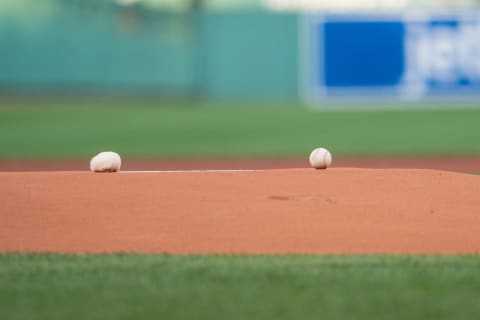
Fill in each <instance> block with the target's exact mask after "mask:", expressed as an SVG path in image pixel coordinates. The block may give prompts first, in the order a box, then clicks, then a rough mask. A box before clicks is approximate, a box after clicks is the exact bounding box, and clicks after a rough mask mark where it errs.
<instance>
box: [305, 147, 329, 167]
mask: <svg viewBox="0 0 480 320" xmlns="http://www.w3.org/2000/svg"><path fill="white" fill-rule="evenodd" d="M331 164H332V155H331V154H330V151H328V150H327V149H325V148H316V149H315V150H313V151H312V153H310V165H311V166H312V168H315V169H327V168H328V167H330V165H331Z"/></svg>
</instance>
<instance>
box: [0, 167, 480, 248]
mask: <svg viewBox="0 0 480 320" xmlns="http://www.w3.org/2000/svg"><path fill="white" fill-rule="evenodd" d="M479 191H480V176H476V175H469V174H461V173H453V172H446V171H433V170H413V169H396V170H390V169H389V170H387V169H347V168H333V169H328V170H313V169H290V170H265V171H243V172H173V173H172V172H171V173H165V172H164V173H108V174H107V173H104V174H94V173H90V172H23V173H20V172H4V173H0V195H1V196H0V197H1V201H0V221H1V223H0V252H12V251H21V252H75V253H83V252H127V251H128V252H166V253H175V254H189V253H201V254H209V253H235V254H287V253H296V254H303V253H306V254H350V253H353V254H376V253H389V254H400V253H402V254H403V253H405V254H460V253H478V252H480V196H479Z"/></svg>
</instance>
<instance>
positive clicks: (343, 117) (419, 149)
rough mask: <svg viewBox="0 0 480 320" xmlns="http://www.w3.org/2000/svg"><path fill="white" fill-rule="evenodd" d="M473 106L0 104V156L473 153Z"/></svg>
mask: <svg viewBox="0 0 480 320" xmlns="http://www.w3.org/2000/svg"><path fill="white" fill-rule="evenodd" d="M479 123H480V109H459V110H426V109H424V110H411V109H410V110H404V111H399V110H396V111H367V112H362V111H325V112H313V111H309V110H306V109H302V108H299V107H297V108H294V107H291V108H286V107H279V108H274V107H266V108H265V107H262V106H247V107H229V106H228V105H225V106H223V107H191V106H184V105H182V106H177V105H175V104H166V105H162V107H152V106H143V107H142V106H141V105H131V106H130V105H128V104H125V103H124V104H121V105H119V106H115V105H113V104H106V103H103V104H102V103H99V104H88V105H81V106H71V105H65V106H59V105H55V106H35V107H29V106H18V105H14V106H13V105H12V106H8V105H7V106H5V105H4V104H3V105H2V106H1V107H0V158H4V159H5V158H12V159H14V158H75V157H90V156H92V155H93V154H95V153H97V152H99V151H102V150H108V149H111V150H115V151H118V152H119V153H121V154H122V155H124V156H131V157H186V156H196V157H212V156H213V157H218V156H220V157H233V156H302V157H303V156H305V155H306V154H308V153H309V152H310V151H311V150H312V149H313V148H314V147H315V146H326V147H328V148H330V149H331V151H332V152H333V153H334V154H337V155H339V154H344V155H345V154H349V155H378V154H385V155H398V154H404V155H412V154H414V155H449V154H480V143H478V142H479V141H480V125H479Z"/></svg>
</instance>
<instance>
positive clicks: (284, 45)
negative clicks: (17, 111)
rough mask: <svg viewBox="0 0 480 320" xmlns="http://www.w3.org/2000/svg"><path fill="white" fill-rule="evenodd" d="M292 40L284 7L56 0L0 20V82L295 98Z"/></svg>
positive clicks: (4, 85) (20, 86) (292, 25)
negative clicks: (152, 7) (198, 7)
mask: <svg viewBox="0 0 480 320" xmlns="http://www.w3.org/2000/svg"><path fill="white" fill-rule="evenodd" d="M20 21H22V22H20ZM297 37H298V30H297V16H295V15H289V14H282V15H280V14H278V15H277V14H275V15H274V14H271V13H265V12H244V13H195V12H192V13H183V14H172V13H162V12H151V11H147V10H144V9H142V8H138V7H137V8H129V9H122V8H119V7H115V6H112V5H110V6H109V5H104V6H100V7H96V8H95V9H92V8H78V7H76V6H72V5H68V4H64V3H63V2H62V4H61V5H59V7H58V10H56V11H55V14H53V15H50V16H48V17H45V18H43V19H32V20H31V21H28V22H26V21H25V19H23V20H18V21H17V20H15V19H8V20H4V21H0V52H1V59H0V89H1V90H3V91H8V90H11V89H13V90H16V91H18V90H20V91H21V90H32V89H34V90H49V89H53V90H55V91H61V90H68V91H79V92H85V91H89V90H90V91H100V92H102V91H113V92H116V91H118V92H126V91H130V92H140V93H141V92H149V93H151V92H153V93H159V94H162V93H167V94H176V95H178V94H180V95H193V94H195V95H197V94H201V95H204V96H206V97H208V98H288V99H295V98H297V96H298V66H297V61H298V56H297V51H298V45H297V43H298V41H297Z"/></svg>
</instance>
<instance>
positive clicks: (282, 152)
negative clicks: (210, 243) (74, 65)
mask: <svg viewBox="0 0 480 320" xmlns="http://www.w3.org/2000/svg"><path fill="white" fill-rule="evenodd" d="M479 119H480V109H469V108H464V109H455V110H452V109H450V110H448V109H445V110H443V109H442V110H432V109H423V110H412V109H409V110H402V111H400V110H393V111H368V112H361V111H353V110H350V111H322V112H313V111H309V110H306V109H302V108H293V107H290V108H289V107H279V108H276V107H274V106H270V107H266V108H265V107H262V106H250V107H247V108H238V107H232V106H228V105H225V106H222V107H220V106H216V107H215V106H213V107H212V106H208V107H202V108H199V107H194V106H191V105H176V104H171V103H170V104H166V105H162V107H161V108H156V107H152V106H151V105H145V106H143V105H135V104H131V105H130V104H128V103H122V104H120V105H119V106H116V105H115V104H113V103H95V104H80V105H76V104H68V105H58V104H56V105H52V106H49V105H37V106H34V107H33V106H29V105H18V104H13V105H9V104H5V103H2V104H1V105H0V159H39V158H44V159H51V158H57V159H58V158H78V157H85V158H88V157H90V156H92V155H93V154H95V153H97V152H99V151H102V150H107V149H111V150H115V151H118V152H120V153H121V154H122V155H124V156H130V157H142V158H145V157H235V156H245V157H250V156H285V157H296V156H301V157H304V156H305V155H306V154H308V153H309V152H310V151H311V150H312V148H313V147H315V146H320V145H321V146H326V147H328V148H330V149H331V151H332V152H333V153H334V154H335V155H338V154H344V155H455V154H465V155H469V154H480V143H478V142H479V141H480V126H479ZM478 270H480V256H479V255H475V256H444V257H413V256H411V257H407V256H363V257H358V256H343V257H340V256H339V257H328V256H317V257H313V256H283V257H282V256H281V257H273V256H271V257H265V256H258V257H240V256H166V255H133V254H132V255H131V254H129V255H96V256H91V255H82V256H74V255H65V256H64V255H49V254H35V255H20V254H0V319H8V320H14V319H70V320H75V319H153V318H155V319H251V318H255V319H258V318H262V319H319V318H325V319H346V318H354V319H380V318H382V319H402V320H404V319H436V320H439V319H476V318H477V317H478V315H479V314H480V304H479V303H478V301H477V300H478V296H479V294H480V277H479V276H478Z"/></svg>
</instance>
